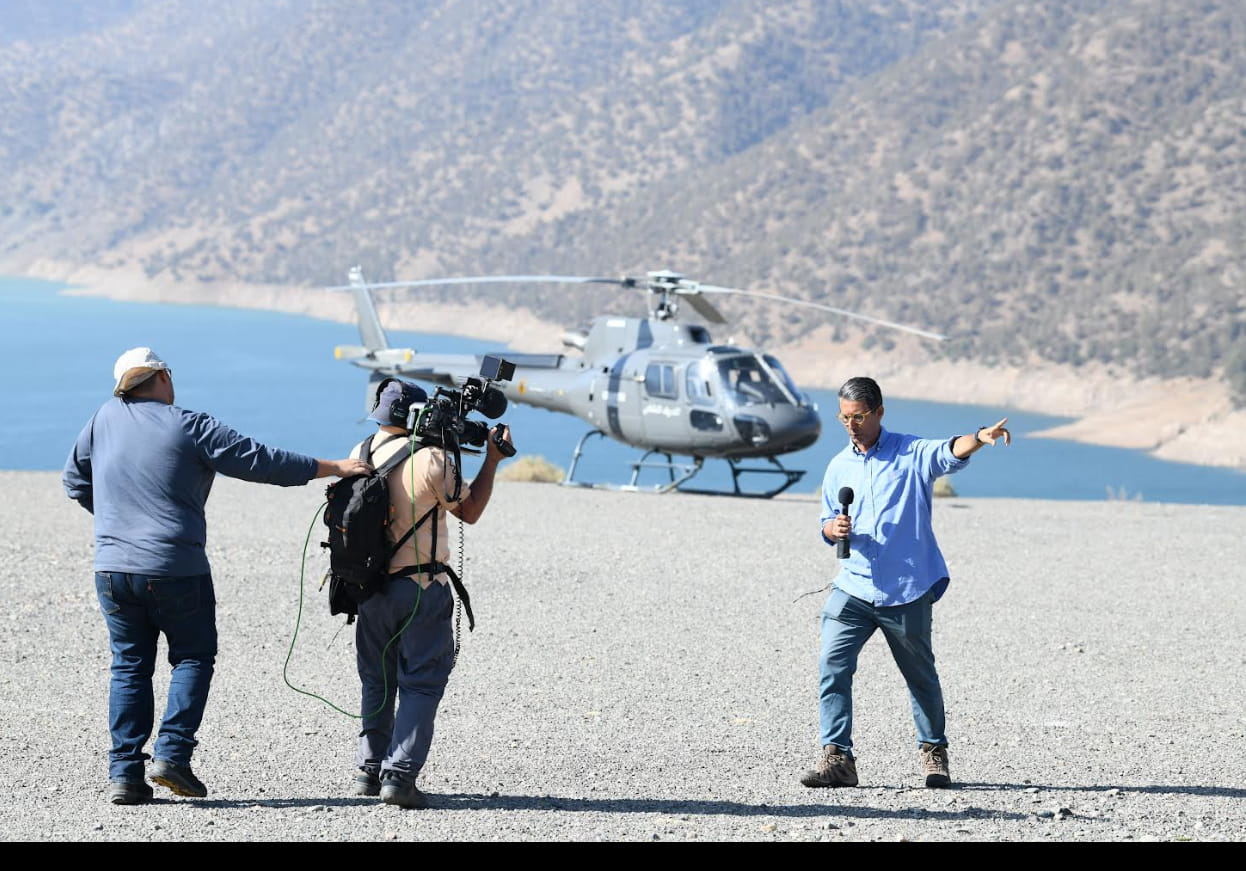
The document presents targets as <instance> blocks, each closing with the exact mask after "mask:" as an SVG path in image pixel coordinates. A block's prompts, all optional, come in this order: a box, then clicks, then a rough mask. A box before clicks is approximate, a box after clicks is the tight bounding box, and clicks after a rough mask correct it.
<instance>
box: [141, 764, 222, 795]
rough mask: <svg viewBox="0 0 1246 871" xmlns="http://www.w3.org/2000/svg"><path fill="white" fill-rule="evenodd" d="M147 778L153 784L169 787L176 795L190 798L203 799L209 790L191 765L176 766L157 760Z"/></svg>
mask: <svg viewBox="0 0 1246 871" xmlns="http://www.w3.org/2000/svg"><path fill="white" fill-rule="evenodd" d="M147 778H148V780H150V781H151V782H152V783H158V784H160V785H161V786H167V787H168V788H169V789H171V790H173V794H174V795H185V796H189V797H190V798H203V797H204V796H205V795H207V794H208V788H207V787H206V786H204V785H203V783H202V782H201V781H200V780H199V778H197V777H195V773H194V772H193V771H191V770H190V766H189V765H175V764H174V763H172V762H170V761H168V760H167V759H157V760H156V761H155V762H153V763H152V764H151V768H150V769H148V771H147Z"/></svg>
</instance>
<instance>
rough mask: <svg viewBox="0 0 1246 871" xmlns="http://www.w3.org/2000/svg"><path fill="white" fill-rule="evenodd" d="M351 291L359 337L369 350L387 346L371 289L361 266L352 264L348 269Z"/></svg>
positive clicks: (377, 349)
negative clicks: (364, 277)
mask: <svg viewBox="0 0 1246 871" xmlns="http://www.w3.org/2000/svg"><path fill="white" fill-rule="evenodd" d="M350 286H351V288H352V290H351V293H353V294H354V295H355V313H356V314H357V315H358V317H359V338H360V339H361V340H363V344H364V347H365V348H367V349H368V350H369V351H379V350H381V349H382V348H388V347H389V339H387V338H386V337H385V330H384V328H382V327H381V319H380V317H379V316H378V315H377V313H376V303H375V301H374V300H373V299H372V291H371V290H369V289H368V284H367V282H366V281H364V280H363V268H362V267H360V266H352V267H351V269H350Z"/></svg>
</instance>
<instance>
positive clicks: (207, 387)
mask: <svg viewBox="0 0 1246 871" xmlns="http://www.w3.org/2000/svg"><path fill="white" fill-rule="evenodd" d="M63 288H64V285H63V284H58V283H54V282H46V281H36V280H31V279H25V278H0V329H2V330H3V335H4V336H5V338H6V345H7V347H6V350H5V353H4V361H5V365H4V366H2V367H0V397H2V398H3V407H4V411H5V414H4V417H3V420H0V468H4V469H46V470H59V469H61V468H62V466H63V465H64V462H65V458H66V456H67V454H68V452H69V449H70V447H71V446H72V444H73V441H74V439H75V438H76V436H77V434H78V432H79V430H80V429H81V428H82V426H83V424H84V423H85V422H86V421H87V419H88V418H89V417H90V416H91V414H92V413H93V412H94V410H95V409H96V408H97V407H98V406H99V405H100V404H101V403H102V402H103V401H105V400H106V399H107V398H108V396H109V395H110V393H111V390H112V383H113V382H112V367H113V362H114V361H115V360H116V358H117V356H118V354H120V353H121V351H123V350H125V349H126V348H130V347H134V346H137V345H149V346H151V347H152V348H154V349H155V350H156V352H157V353H159V354H160V355H161V356H163V357H164V358H165V359H166V360H167V361H168V362H169V365H170V366H171V367H172V368H173V370H174V374H175V384H176V389H177V403H178V404H179V405H181V406H183V407H186V408H193V409H196V410H200V411H207V412H209V413H211V414H213V415H215V416H216V417H218V418H219V419H220V420H222V421H224V422H225V423H227V424H228V425H230V426H232V427H233V428H235V429H237V430H239V431H240V432H243V433H245V434H247V435H250V436H253V437H255V438H257V439H259V440H261V441H263V442H266V443H268V444H271V445H274V446H278V447H283V448H288V449H291V450H296V451H300V452H303V453H308V454H312V455H315V456H319V457H340V456H344V455H345V454H346V452H347V451H348V450H349V449H350V447H351V446H352V445H353V444H354V443H355V442H356V441H358V440H359V439H360V438H362V437H363V436H364V435H366V434H367V433H369V432H371V431H373V430H374V429H375V425H373V424H371V423H368V422H366V421H364V420H363V417H364V399H365V388H366V384H367V373H366V372H364V371H363V370H360V369H358V368H356V367H353V366H350V365H349V364H347V363H343V362H340V361H337V360H335V359H334V357H333V348H334V346H336V345H339V344H357V343H358V341H359V338H358V331H357V330H356V328H355V327H354V325H352V324H343V323H335V322H330V321H321V320H316V319H313V318H308V317H302V316H298V315H289V314H280V313H275V312H263V311H254V310H246V309H228V308H215V307H210V306H182V305H165V304H148V303H130V302H115V301H112V300H106V299H97V298H92V297H81V296H69V295H65V294H63V293H60V292H59V291H60V290H62V289H63ZM308 292H309V293H316V292H318V291H314V290H309V291H308ZM389 335H390V340H391V342H392V343H393V344H394V345H396V346H402V347H411V348H415V349H417V350H420V351H428V352H439V353H481V352H489V351H494V352H496V351H499V350H501V351H502V352H503V353H505V349H499V348H498V346H497V345H496V344H495V343H489V342H482V341H479V340H473V339H464V338H458V337H452V336H438V335H425V334H419V333H406V332H400V331H390V334H389ZM550 350H551V351H555V352H558V351H562V350H564V349H561V348H551V349H550ZM849 374H852V373H845V377H847V376H848V375H849ZM882 388H883V391H884V395H885V394H886V392H887V388H888V385H887V384H885V383H884V384H883V385H882ZM809 393H810V394H811V396H812V397H813V398H814V400H815V401H816V402H817V403H818V406H819V408H820V409H821V410H822V416H823V432H822V436H821V438H820V439H819V440H818V442H817V444H815V445H813V447H810V448H807V449H805V450H803V451H800V452H798V453H794V454H788V455H785V456H783V457H782V458H781V460H782V462H783V464H784V465H785V466H786V467H788V468H794V469H805V470H806V474H805V477H804V478H803V479H802V480H801V481H799V482H798V483H797V484H796V485H794V486H793V487H792V489H791V490H790V491H789V492H793V493H800V492H807V493H812V492H815V491H816V490H817V488H818V485H819V483H820V481H821V477H822V470H823V469H824V468H825V466H826V462H827V460H828V459H829V458H830V457H831V456H832V455H833V454H834V453H835V452H836V451H838V450H840V449H841V448H842V447H843V445H844V444H845V436H844V433H843V428H842V427H841V426H840V425H839V424H838V423H836V422H835V420H834V418H833V413H834V411H835V409H836V408H837V403H836V401H835V396H834V392H833V391H826V390H811V391H809ZM886 405H887V421H886V422H887V426H888V428H889V429H893V430H896V431H901V432H912V433H917V434H920V435H927V436H942V435H953V434H957V433H965V432H970V431H972V430H973V429H974V428H975V427H977V426H981V425H984V424H987V423H993V422H995V421H996V420H998V419H999V418H1001V417H1004V416H1007V417H1008V418H1009V427H1010V428H1011V429H1012V431H1013V434H1014V440H1013V444H1012V446H1011V447H1008V448H1002V447H1000V448H994V449H992V448H985V449H983V450H982V451H980V452H979V453H978V454H976V455H975V457H974V459H973V461H972V462H971V463H970V465H969V467H968V468H966V469H965V470H963V471H961V472H959V473H958V474H956V475H955V476H954V477H952V478H951V479H950V481H951V483H952V486H953V487H954V488H955V490H956V492H957V493H958V494H959V495H961V496H966V497H1017V498H1031V499H1077V500H1103V499H1109V498H1122V497H1123V498H1127V499H1142V500H1144V501H1147V502H1170V503H1189V504H1228V505H1244V504H1246V473H1243V472H1238V471H1233V470H1225V469H1214V468H1206V467H1200V466H1194V465H1187V464H1184V463H1171V462H1165V461H1161V460H1156V459H1153V458H1151V457H1149V456H1147V455H1146V454H1145V453H1143V452H1140V451H1130V450H1122V449H1116V448H1103V447H1094V446H1090V445H1083V444H1078V443H1076V442H1066V441H1058V440H1053V439H1034V438H1027V435H1028V434H1030V433H1033V432H1037V431H1039V430H1042V429H1046V428H1048V427H1050V426H1054V425H1056V424H1058V423H1061V422H1064V421H1065V420H1066V419H1065V418H1055V417H1049V416H1046V415H1038V414H1030V413H1027V412H1020V411H1017V410H1016V409H1011V408H1004V407H999V406H973V405H953V404H946V403H937V402H923V401H918V400H911V399H898V398H889V399H887V400H886ZM502 420H503V421H505V422H506V423H509V424H510V425H511V427H512V429H513V432H514V438H515V443H516V445H517V446H518V447H519V449H520V451H521V452H523V453H527V454H536V455H540V456H543V457H545V458H546V459H548V460H549V461H550V462H552V463H554V464H555V465H557V466H560V467H561V468H563V469H565V468H567V467H568V466H569V464H570V462H571V457H572V454H573V451H574V449H575V445H576V442H577V441H578V440H579V438H580V436H581V435H583V434H584V432H586V431H587V429H588V427H587V425H586V424H584V423H582V422H581V421H579V420H577V419H576V418H574V417H571V416H568V415H562V414H555V413H553V412H549V411H544V410H541V409H534V408H530V407H527V406H519V405H512V406H511V407H510V409H508V410H507V413H506V414H505V415H503V417H502ZM639 454H640V452H639V451H636V450H634V449H632V448H629V447H627V446H625V445H621V444H619V443H617V442H612V441H609V440H606V439H601V438H593V439H590V440H589V442H588V443H587V445H586V446H585V452H584V455H583V457H582V458H581V460H580V462H579V464H578V465H577V467H576V479H577V480H591V481H605V482H613V483H627V482H628V481H629V479H630V476H631V466H630V462H631V461H633V460H635V459H638V458H639ZM474 463H478V461H477V460H475V459H469V460H467V461H466V462H465V466H466V470H467V471H468V472H469V474H470V473H471V472H473V471H474ZM711 467H713V468H711ZM719 467H721V468H719ZM657 474H658V473H657V472H656V471H654V470H651V471H646V472H645V473H644V474H642V476H641V477H640V479H639V480H638V483H639V484H641V485H647V484H656V483H658V482H659V478H658V477H656V476H657ZM729 480H730V478H729V475H728V474H727V473H726V471H725V465H723V464H721V463H718V462H715V461H707V465H706V470H705V471H704V472H703V473H702V475H701V476H700V477H699V478H698V479H697V481H698V483H699V484H702V485H704V484H712V485H714V486H723V485H724V484H726V483H727V482H729Z"/></svg>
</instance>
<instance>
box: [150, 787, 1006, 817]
mask: <svg viewBox="0 0 1246 871" xmlns="http://www.w3.org/2000/svg"><path fill="white" fill-rule="evenodd" d="M983 786H985V784H984V785H983ZM425 794H426V795H427V796H428V801H429V810H433V811H436V810H465V811H472V810H475V811H564V812H570V813H605V814H667V815H670V816H679V815H697V816H733V817H791V818H793V819H801V818H810V817H825V816H827V815H828V814H831V815H835V816H842V817H851V818H853V819H861V820H879V819H921V820H944V821H946V820H967V819H993V820H1021V819H1027V818H1028V817H1029V814H1024V813H1012V812H1004V811H1000V810H997V809H993V808H978V807H967V808H958V809H956V810H929V809H927V808H922V807H911V808H903V809H900V810H888V809H880V808H872V807H857V806H847V807H845V806H844V805H832V804H810V805H767V804H743V803H741V802H734V801H664V800H662V799H640V798H637V799H629V798H600V799H596V798H593V799H588V798H556V797H554V796H548V795H500V796H487V795H479V794H476V795H463V794H458V793H441V794H438V793H431V792H430V793H425ZM836 794H837V795H841V796H843V797H844V798H846V799H847V798H849V797H850V795H851V790H841V791H839V792H838V793H836ZM154 803H155V804H173V803H174V800H173V799H156V800H155V802H154ZM177 803H179V804H184V805H187V806H191V807H196V808H204V809H212V808H218V809H226V808H316V807H331V808H352V807H378V808H379V807H384V805H382V804H381V802H380V800H379V799H375V798H361V797H353V796H352V797H350V798H341V797H336V796H335V797H334V798H289V799H283V798H259V799H182V800H180V801H178V802H177Z"/></svg>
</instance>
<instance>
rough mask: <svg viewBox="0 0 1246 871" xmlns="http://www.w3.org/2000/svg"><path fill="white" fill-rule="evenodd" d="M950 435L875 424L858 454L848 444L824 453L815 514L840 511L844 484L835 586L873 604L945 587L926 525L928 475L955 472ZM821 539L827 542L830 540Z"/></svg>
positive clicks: (960, 463)
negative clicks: (843, 553)
mask: <svg viewBox="0 0 1246 871" xmlns="http://www.w3.org/2000/svg"><path fill="white" fill-rule="evenodd" d="M955 440H956V439H955V438H950V439H923V438H918V437H917V436H912V435H903V434H901V433H892V432H888V431H887V430H885V429H883V430H881V432H880V433H879V436H878V441H877V442H875V443H874V445H873V446H872V447H871V448H870V449H869V450H868V451H866V452H865V453H861V452H860V451H858V450H857V449H856V447H854V446H853V445H852V443H851V442H849V444H848V446H847V447H846V448H844V449H843V450H842V451H840V452H839V453H838V454H836V455H835V456H834V457H832V458H831V461H830V462H829V463H828V464H827V466H826V474H825V475H824V476H823V478H822V518H821V521H820V522H819V524H818V527H819V530H821V527H822V525H824V524H825V523H826V521H828V520H830V519H831V518H832V517H836V516H838V515H839V514H840V513H841V508H840V503H839V491H840V489H841V488H843V487H851V488H852V492H853V501H852V504H851V505H850V506H849V507H848V514H849V515H850V516H851V517H852V533H851V535H850V536H849V537H848V547H849V555H848V557H847V559H843V560H840V566H839V574H838V575H836V576H835V586H836V587H838V588H839V589H841V590H843V591H844V592H845V593H847V594H848V595H850V596H855V597H856V598H858V599H864V600H865V601H867V602H872V603H874V604H875V605H876V606H879V607H890V606H893V605H905V604H908V603H909V602H913V601H915V600H917V599H919V598H920V597H921V596H922V595H924V594H925V593H926V592H927V591H928V590H930V589H932V588H934V597H935V599H936V600H937V599H938V598H939V597H940V596H942V595H943V593H944V591H945V590H946V589H947V585H948V571H947V563H946V562H944V561H943V554H942V553H941V552H940V551H939V543H938V542H937V541H935V535H934V529H933V528H932V527H931V525H930V512H931V507H932V501H933V498H934V495H933V492H932V491H933V488H934V482H935V479H936V478H938V477H940V476H942V475H948V474H951V473H952V472H959V471H960V470H961V469H963V468H965V466H967V465H968V464H969V459H968V458H965V459H963V460H961V459H957V458H956V455H955V454H953V453H952V443H953V442H954V441H955ZM823 540H824V541H826V542H827V543H828V544H830V545H831V546H832V547H835V546H836V543H835V542H831V541H830V540H829V539H826V537H825V535H824V536H823Z"/></svg>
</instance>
